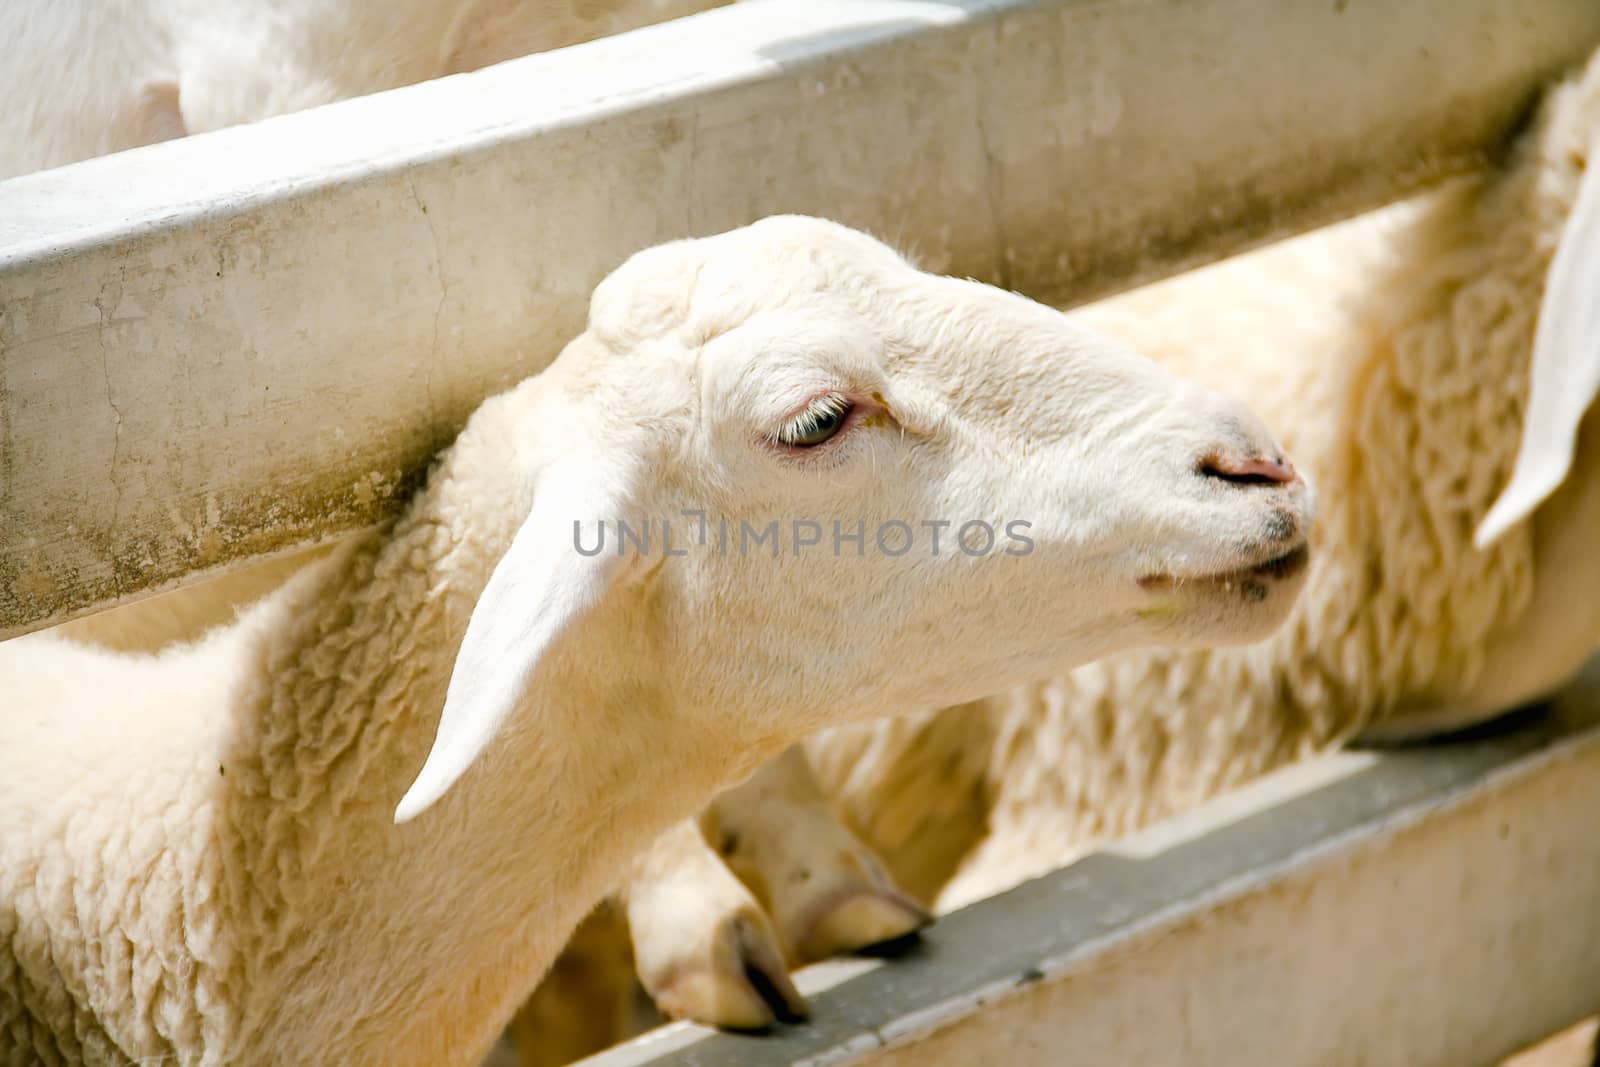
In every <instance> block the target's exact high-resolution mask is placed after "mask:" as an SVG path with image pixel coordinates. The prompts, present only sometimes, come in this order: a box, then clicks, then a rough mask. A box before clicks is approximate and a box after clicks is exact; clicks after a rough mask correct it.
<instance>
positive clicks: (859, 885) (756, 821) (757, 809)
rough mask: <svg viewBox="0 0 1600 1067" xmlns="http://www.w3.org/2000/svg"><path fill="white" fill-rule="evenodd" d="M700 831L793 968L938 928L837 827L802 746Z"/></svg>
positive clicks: (718, 806) (741, 789)
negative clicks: (752, 898) (750, 897)
mask: <svg viewBox="0 0 1600 1067" xmlns="http://www.w3.org/2000/svg"><path fill="white" fill-rule="evenodd" d="M700 828H701V830H702V831H703V832H704V834H705V838H706V840H707V841H709V842H711V843H712V847H713V848H715V849H716V850H717V851H718V852H719V853H720V854H721V855H722V858H723V860H724V861H725V862H726V863H727V864H728V867H729V869H731V870H732V871H733V873H734V874H736V875H738V876H739V879H740V881H742V882H744V884H745V885H747V886H749V887H750V889H751V891H752V892H753V893H755V895H756V898H757V899H758V900H760V901H761V903H762V905H763V906H764V907H765V908H766V910H767V914H768V915H770V916H772V920H773V922H774V923H775V924H776V925H777V929H778V936H779V937H780V938H781V939H782V941H783V946H784V952H785V954H786V955H787V957H788V959H789V961H790V963H791V964H793V965H795V966H799V965H800V964H804V963H811V962H813V961H815V960H821V959H827V958H828V957H830V956H837V955H840V954H842V953H846V952H854V951H857V950H859V949H863V948H868V947H870V946H873V945H881V944H883V943H884V942H889V941H895V940H898V939H900V938H903V937H905V936H907V935H909V934H912V933H915V932H916V931H918V930H920V929H922V927H924V926H926V925H927V924H928V923H929V922H930V921H931V920H932V915H930V914H929V912H928V910H927V909H926V908H925V907H923V906H922V905H921V904H920V903H918V902H917V901H916V900H914V899H912V898H911V897H910V896H909V895H907V894H906V893H905V892H903V891H902V890H901V889H900V887H899V886H897V885H896V884H895V883H894V881H893V879H891V878H890V877H889V874H888V871H887V869H886V868H885V866H884V864H883V862H882V861H881V860H880V859H879V858H878V857H877V855H876V854H875V853H873V851H872V850H871V849H869V848H868V847H867V846H866V845H865V844H863V843H862V841H861V839H860V838H858V837H856V835H855V834H853V833H851V832H850V831H849V830H848V829H846V828H845V827H844V826H843V825H841V824H840V823H839V820H838V819H837V818H836V817H835V815H834V812H833V809H832V807H831V806H830V805H829V803H828V801H827V798H826V797H825V796H823V793H822V787H821V786H819V785H818V784H817V778H816V775H815V774H814V773H813V771H812V769H811V764H810V762H809V761H808V760H807V758H806V755H805V752H804V750H803V749H801V748H800V747H799V746H798V745H796V746H792V747H790V748H789V749H788V750H786V751H785V752H784V753H783V755H781V756H779V757H778V758H777V759H775V760H773V761H772V762H770V763H768V764H766V765H765V766H764V767H762V768H761V769H760V770H759V771H757V772H756V774H755V775H753V776H752V777H751V778H750V780H749V781H747V782H745V783H744V784H742V785H740V786H738V787H736V788H734V789H730V790H728V791H727V792H726V793H723V794H722V795H721V796H719V797H718V798H717V799H716V800H714V801H713V802H712V803H711V805H710V807H708V808H707V809H706V811H705V813H704V814H702V815H701V817H700Z"/></svg>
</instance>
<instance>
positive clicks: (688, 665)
mask: <svg viewBox="0 0 1600 1067" xmlns="http://www.w3.org/2000/svg"><path fill="white" fill-rule="evenodd" d="M1020 383H1033V387H1029V388H1026V389H1020V390H1019V384H1020ZM997 411H1003V412H1005V417H1004V418H1000V417H998V416H997V415H996V412H997ZM1277 457H1278V452H1277V448H1276V446H1275V445H1274V444H1273V443H1272V442H1271V440H1270V439H1269V438H1268V437H1267V435H1266V434H1265V431H1264V430H1263V429H1262V428H1261V427H1260V426H1259V424H1258V423H1257V422H1256V420H1255V419H1254V418H1253V417H1252V416H1251V415H1250V414H1249V413H1248V412H1247V411H1246V410H1245V409H1243V408H1242V407H1240V406H1238V405H1236V404H1233V403H1231V402H1229V401H1226V400H1225V399H1224V398H1223V397H1221V396H1220V395H1219V394H1215V393H1212V392H1209V391H1205V390H1201V389H1198V388H1196V387H1193V386H1188V385H1185V384H1183V383H1181V382H1179V381H1177V380H1176V379H1174V378H1172V377H1171V376H1170V375H1167V374H1165V373H1164V372H1161V371H1159V370H1158V369H1157V368H1156V367H1154V365H1152V364H1150V363H1149V362H1148V361H1146V360H1143V359H1141V358H1140V357H1138V356H1135V355H1133V354H1132V353H1130V352H1128V351H1126V350H1125V349H1122V348H1121V347H1120V346H1118V345H1116V344H1114V343H1111V342H1109V341H1107V340H1105V339H1104V338H1101V337H1099V336H1097V335H1093V334H1090V333H1086V332H1084V331H1081V330H1077V329H1074V328H1072V327H1069V326H1068V325H1067V324H1066V320H1065V319H1064V318H1063V317H1061V316H1060V315H1058V314H1056V313H1054V312H1051V311H1050V310H1048V309H1045V308H1041V307H1039V306H1038V305H1035V304H1032V303H1030V302H1028V301H1026V300H1023V299H1022V298H1020V297H1016V296H1014V295H1011V294H1007V293H1003V292H1000V291H998V290H995V289H992V288H989V287H986V286H982V285H978V284H976V283H972V282H962V281H957V280H953V279H943V278H935V277H932V276H929V275H925V274H921V273H919V272H917V271H915V270H914V269H912V268H911V267H909V266H908V265H907V264H905V262H904V261H903V260H901V259H900V258H899V257H898V256H897V255H895V254H894V253H893V252H892V251H890V250H889V249H887V248H885V247H884V246H882V245H880V244H878V243H877V242H875V241H872V240H871V239H869V238H866V237H864V236H862V235H860V234H856V233H854V232H852V231H849V230H846V229H844V228H842V227H838V226H834V225H832V224H827V223H823V222H819V221H817V220H806V219H775V220H768V221H766V222H764V223H758V224H756V225H754V226H751V227H747V228H745V229H743V230H738V231H734V232H732V233H729V234H724V235H722V236H720V237H715V238H708V239H704V240H700V241H685V242H678V243H675V244H671V245H667V246H663V247H661V248H658V249H654V250H652V251H650V252H646V253H641V254H639V255H637V256H635V257H634V258H633V259H632V260H630V261H629V262H628V263H627V264H625V265H624V266H623V267H621V268H620V269H619V270H618V271H616V272H615V273H614V274H613V275H612V276H611V277H610V278H609V279H607V281H605V282H604V283H602V284H601V286H600V287H599V288H598V289H597V290H596V292H595V295H594V299H593V302H592V305H591V311H590V319H589V327H588V329H587V331H586V332H585V333H584V334H583V335H582V336H580V337H579V338H577V339H576V340H574V341H573V342H572V343H571V344H570V345H568V346H567V348H566V350H565V351H564V352H563V354H562V355H561V357H560V358H559V359H558V360H557V361H556V362H555V363H554V364H553V365H552V366H551V367H550V368H549V369H548V370H547V371H545V372H544V373H543V374H541V375H539V376H537V377H535V378H531V379H529V380H528V381H526V382H524V383H523V384H522V385H521V386H518V387H517V388H515V389H513V390H511V391H510V392H508V393H506V394H503V395H502V396H500V397H498V398H495V399H493V400H490V401H489V402H487V403H485V404H484V405H483V406H482V407H481V408H480V409H479V410H478V412H477V413H476V414H475V415H474V416H473V417H472V419H471V420H470V422H469V424H468V425H467V427H466V429H465V430H464V431H463V432H462V434H461V436H460V437H459V438H458V439H457V441H456V443H455V444H454V445H453V446H452V447H451V448H450V450H449V451H448V452H447V453H446V454H445V455H444V456H443V457H442V459H441V460H440V462H439V464H438V465H437V467H436V469H435V470H434V471H433V472H432V475H431V477H430V478H429V481H428V484H427V486H426V487H425V488H424V489H423V490H422V491H421V492H420V493H419V494H418V495H417V497H416V498H415V499H414V500H413V501H412V503H411V505H410V506H409V508H408V509H407V510H406V512H405V514H404V515H403V516H402V517H401V518H400V519H399V520H397V521H396V522H395V523H393V524H392V525H391V526H389V527H387V528H384V529H381V530H378V531H373V532H371V533H369V534H367V535H364V536H362V537H359V538H357V539H355V540H353V541H352V542H351V543H349V544H347V545H344V546H342V547H340V548H338V549H337V550H335V551H334V552H333V553H332V554H331V555H330V557H329V558H327V559H325V560H322V561H320V562H317V563H315V564H313V565H311V566H310V567H308V568H307V569H306V570H305V571H304V572H302V573H300V574H298V575H296V576H295V577H294V578H293V579H291V580H290V581H289V583H288V584H287V585H286V586H285V587H284V588H283V589H282V590H280V591H278V592H276V593H274V594H272V595H270V596H269V597H268V598H267V599H265V600H264V601H262V602H261V603H259V604H257V605H256V606H255V607H253V608H252V609H250V610H249V611H248V612H246V614H245V615H244V616H243V617H242V618H241V619H240V621H239V622H238V623H237V624H236V625H233V626H231V627H226V628H223V629H219V630H216V631H213V632H212V633H211V634H210V635H209V636H208V637H206V638H205V639H204V640H203V641H201V642H199V643H198V644H196V645H194V646H192V647H180V648H172V649H168V650H166V651H164V652H163V653H161V654H159V655H155V656H126V655H118V654H115V653H110V652H105V651H101V650H95V649H89V648H85V647H83V646H81V645H77V644H74V643H71V642H67V641H62V640H60V639H58V638H55V637H51V636H48V635H43V636H35V637H30V638H23V639H19V640H16V641H11V642H7V643H6V644H4V645H0V677H3V678H4V679H5V682H4V684H5V687H6V690H7V693H6V695H7V704H8V706H9V707H10V708H11V709H12V711H11V713H10V714H8V715H7V716H5V717H4V718H3V719H0V813H3V814H0V945H4V946H5V947H4V949H3V950H0V1052H3V1053H4V1057H5V1058H6V1059H7V1060H8V1061H10V1062H25V1061H26V1062H34V1061H38V1060H44V1061H46V1062H51V1061H56V1062H59V1061H62V1060H72V1061H91V1062H127V1061H130V1060H131V1059H133V1058H135V1057H165V1058H170V1059H172V1060H174V1061H176V1062H181V1063H234V1062H264V1061H268V1060H273V1061H279V1060H281V1061H285V1062H296V1063H300V1062H337V1063H347V1062H381V1063H404V1062H416V1063H428V1064H438V1063H449V1062H455V1063H470V1062H473V1061H475V1060H476V1059H477V1058H478V1057H480V1056H481V1055H482V1054H483V1052H484V1051H485V1049H486V1048H487V1046H488V1044H489V1043H490V1042H491V1041H492V1040H493V1038H494V1037H495V1035H496V1033H497V1032H498V1029H499V1027H500V1026H502V1025H503V1024H504V1023H505V1021H506V1019H507V1018H508V1017H509V1015H510V1014H511V1012H512V1011H513V1010H514V1008H515V1007H516V1005H517V1003H518V1001H519V1000H520V999H521V998H522V996H524V995H525V993H526V991H527V989H528V987H529V986H530V985H531V984H532V981H533V980H534V978H536V977H537V976H538V974H539V973H540V972H541V971H542V970H543V969H544V968H545V967H546V966H547V965H548V964H549V961H550V960H551V959H552V958H553V957H554V955H555V953H556V952H557V951H558V950H559V948H560V946H561V943H562V941H563V940H564V939H565V938H566V936H567V935H568V934H569V933H570V932H571V930H572V928H573V926H574V925H575V924H576V923H577V921H578V920H579V919H580V918H581V917H582V915H583V913H584V912H585V911H586V910H587V908H588V907H589V906H590V905H591V904H592V903H593V902H594V900H595V899H596V898H597V897H599V896H600V895H601V894H602V893H604V892H605V891H606V890H607V889H609V888H610V887H611V886H612V885H613V884H615V881H616V880H617V879H618V878H619V877H620V875H621V874H622V872H623V871H624V870H625V867H626V864H627V860H628V856H629V855H630V854H631V853H633V852H635V851H636V850H638V849H639V848H640V847H642V846H643V845H645V844H646V843H647V842H648V841H649V840H650V838H651V837H652V836H653V835H654V834H655V833H657V832H659V831H660V830H663V829H665V828H666V827H667V826H668V825H669V824H670V823H671V822H672V820H674V819H676V818H680V817H682V816H684V815H686V814H688V813H690V812H692V811H693V810H694V809H695V808H696V807H697V806H698V805H702V804H704V803H705V801H706V800H707V799H708V798H709V796H710V795H711V793H712V792H713V791H714V790H715V789H716V788H717V787H718V786H719V785H723V784H727V783H730V782H732V781H735V780H737V779H739V778H740V777H742V776H744V775H746V774H748V773H749V772H750V771H751V770H752V769H753V768H754V767H755V766H756V765H757V764H758V763H759V762H760V761H761V760H763V759H766V758H770V757H772V756H774V755H776V754H777V753H778V751H779V750H781V749H782V748H783V747H784V746H785V745H786V744H787V743H788V742H790V741H792V740H794V739H795V738H796V737H797V736H798V735H800V734H801V733H804V732H806V731H808V730H811V729H815V728H818V727H821V726H825V725H829V724H836V723H841V722H845V721H851V720H854V719H860V718H863V717H868V716H870V715H873V714H881V713H883V712H886V711H889V710H892V709H896V708H900V707H904V706H908V705H910V706H919V705H927V704H932V703H935V702H938V701H941V700H948V699H959V698H961V697H963V696H970V695H973V694H974V693H975V692H982V691H987V690H989V689H992V688H995V687H997V686H1000V685H1003V684H1005V683H1007V682H1010V681H1014V680H1018V679H1021V678H1024V677H1028V676H1031V675H1034V674H1036V673H1038V672H1040V671H1042V670H1043V669H1044V668H1045V665H1046V664H1048V663H1054V662H1059V660H1060V658H1061V657H1063V656H1066V657H1069V658H1075V657H1088V656H1092V655H1099V654H1104V653H1107V652H1110V651H1113V650H1115V649H1117V648H1121V647H1128V646H1130V645H1132V644H1135V643H1139V642H1150V641H1163V642H1171V641H1179V642H1189V641H1200V640H1249V639H1253V638H1256V637H1259V636H1260V635H1261V634H1262V633H1263V632H1265V631H1267V630H1268V629H1270V628H1271V626H1272V625H1274V624H1275V623H1276V622H1277V621H1279V620H1280V619H1281V618H1282V617H1283V615H1284V613H1285V611H1286V610H1287V608H1288V606H1289V604H1290V603H1291V602H1292V599H1293V595H1294V593H1295V591H1296V590H1297V589H1298V587H1299V584H1300V576H1301V574H1302V573H1303V568H1302V567H1301V566H1299V565H1298V564H1299V563H1303V561H1304V559H1305V543H1304V538H1305V533H1304V530H1305V526H1306V522H1307V518H1308V513H1307V509H1308V499H1307V494H1306V491H1305V487H1304V484H1303V483H1301V482H1300V481H1299V480H1297V479H1290V478H1289V477H1287V476H1286V475H1285V476H1283V477H1279V478H1275V479H1273V480H1270V481H1269V482H1267V483H1266V484H1241V483H1240V482H1239V481H1238V480H1237V478H1236V477H1235V476H1234V472H1236V471H1239V470H1242V469H1247V468H1254V467H1258V466H1260V465H1261V464H1263V463H1266V462H1271V463H1273V464H1274V469H1276V470H1279V471H1281V470H1282V467H1281V464H1279V463H1278V462H1277ZM1130 471H1132V472H1137V474H1136V476H1135V477H1131V478H1130V477H1129V472H1130ZM696 507H705V508H708V509H711V510H712V511H713V513H715V514H719V515H722V516H725V517H726V518H727V519H728V521H729V522H730V523H733V524H735V526H736V527H737V528H740V529H742V528H743V526H744V525H745V524H748V525H751V526H753V527H755V528H758V529H759V528H765V526H766V525H767V524H766V521H765V520H766V519H767V518H768V517H774V518H776V517H779V516H783V517H788V516H793V515H796V514H800V513H802V512H804V513H807V514H812V515H821V516H836V517H837V518H838V519H839V520H840V521H841V522H848V521H850V520H856V521H859V522H861V523H862V524H863V525H865V526H866V527H867V528H869V529H877V528H879V527H880V526H883V525H885V524H886V523H888V522H889V521H890V520H891V519H897V520H898V519H900V518H901V516H906V515H909V516H937V517H940V518H945V517H966V516H984V517H990V518H992V519H994V520H997V521H998V520H1000V519H1001V518H1002V517H1014V516H1021V515H1028V516H1030V519H1029V521H1030V522H1031V524H1032V525H1031V527H1030V530H1029V532H1030V534H1031V537H1032V540H1033V543H1034V545H1035V547H1036V550H1037V551H1036V552H1030V553H1027V554H1025V555H1022V556H1015V555H1006V554H1003V553H997V554H987V555H983V556H982V557H981V558H978V557H973V556H969V555H968V554H966V553H946V554H944V555H942V556H921V555H919V556H917V557H910V556H909V555H908V554H905V555H894V554H891V553H875V554H873V555H870V556H868V555H866V554H864V553H863V554H862V555H859V556H857V555H852V554H849V553H839V554H833V553H819V554H817V555H816V556H814V557H805V558H802V557H801V556H800V555H799V553H798V551H797V552H796V554H795V555H793V556H791V555H789V554H787V553H774V554H773V555H772V556H767V555H766V554H765V553H764V552H762V553H760V554H759V555H754V554H750V555H747V554H745V553H742V552H741V553H739V554H737V555H735V554H733V553H727V554H723V553H721V552H715V551H710V550H706V551H699V552H693V551H691V552H688V553H687V554H686V555H683V556H672V555H668V554H666V553H665V551H664V549H663V550H661V554H660V555H653V554H651V552H650V551H649V550H647V549H639V548H636V549H634V550H631V551H629V552H626V553H623V552H620V551H619V552H618V553H617V554H616V555H612V554H610V553H602V554H599V555H595V556H590V555H587V554H585V553H582V552H579V551H575V549H576V547H577V546H576V545H575V544H573V543H572V541H571V538H572V537H573V536H574V535H575V531H576V526H575V525H574V524H575V523H576V522H577V521H578V520H580V519H582V520H585V521H588V520H590V519H600V520H606V519H613V518H614V517H617V516H627V515H638V516H666V515H673V516H675V515H679V514H683V513H684V512H685V509H689V508H696ZM704 547H705V546H702V548H704ZM497 561H498V562H497ZM1024 568H1025V569H1024ZM1153 577H1155V578H1157V579H1158V580H1156V581H1154V582H1152V581H1151V579H1152V578H1153ZM1169 578H1170V580H1171V581H1170V582H1169V581H1168V579H1169ZM1171 583H1176V584H1171ZM1246 583H1254V584H1257V585H1259V586H1260V589H1261V595H1260V596H1241V595H1240V594H1239V587H1240V586H1241V585H1242V584H1246ZM1019 590H1022V591H1023V592H1022V595H1021V596H1020V597H1019V595H1018V591H1019ZM952 602H960V603H962V604H964V605H966V611H965V612H964V613H963V619H962V622H961V623H959V624H956V625H951V623H950V621H949V620H948V618H947V617H946V615H947V611H946V606H947V605H948V604H950V603H952ZM469 615H470V618H469ZM458 649H459V651H457V650H458ZM452 658H453V659H454V666H453V667H452V666H451V660H452ZM441 707H442V710H439V709H441ZM430 743H431V749H430V748H429V746H430ZM424 755H426V760H425V761H424V759H423V757H424ZM480 755H481V756H482V757H483V758H481V759H480V758H479V757H480ZM419 763H420V764H421V765H422V770H421V771H420V772H417V771H416V770H415V768H416V767H417V766H418V765H419ZM413 779H414V780H413ZM407 783H410V787H409V788H406V787H407ZM402 792H403V793H404V795H403V796H402ZM397 800H398V801H399V805H398V807H396V801H397ZM397 821H398V822H404V823H405V825H404V826H401V827H399V828H398V829H397V828H396V826H395V825H394V823H395V822H397Z"/></svg>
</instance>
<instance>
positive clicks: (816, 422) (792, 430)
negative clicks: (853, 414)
mask: <svg viewBox="0 0 1600 1067" xmlns="http://www.w3.org/2000/svg"><path fill="white" fill-rule="evenodd" d="M854 406H855V405H854V404H852V403H851V402H850V400H849V398H848V397H845V396H842V395H841V394H839V393H825V394H823V395H822V396H819V397H816V398H814V399H813V400H811V401H810V402H809V403H808V404H806V406H805V407H803V408H801V409H800V411H799V412H798V413H797V414H796V415H795V416H794V417H793V418H791V419H790V420H789V421H788V422H787V423H786V424H784V425H783V426H781V427H779V428H778V430H777V431H775V432H773V433H770V434H768V435H767V441H768V442H769V443H770V444H774V445H781V446H783V447H785V448H815V447H816V444H811V445H807V444H805V440H806V438H808V437H809V436H811V435H812V434H813V433H815V432H816V431H817V430H818V429H820V428H821V427H822V426H823V425H824V424H825V423H827V422H829V421H831V420H836V419H837V420H840V421H842V420H843V419H844V417H845V416H846V415H848V414H849V413H850V409H851V408H852V407H854ZM835 436H837V432H836V434H835ZM831 439H832V438H829V440H831ZM818 443H821V442H818Z"/></svg>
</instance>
